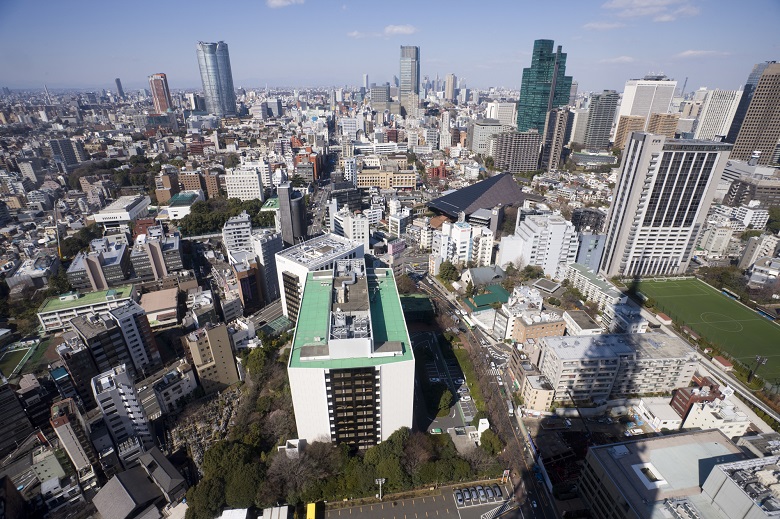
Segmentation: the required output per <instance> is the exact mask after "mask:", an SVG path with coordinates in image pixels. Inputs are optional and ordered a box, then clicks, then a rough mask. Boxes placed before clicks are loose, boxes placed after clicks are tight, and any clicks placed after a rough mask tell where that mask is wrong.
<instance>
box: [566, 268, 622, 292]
mask: <svg viewBox="0 0 780 519" xmlns="http://www.w3.org/2000/svg"><path fill="white" fill-rule="evenodd" d="M569 267H571V268H573V269H574V270H576V271H577V272H579V273H580V275H582V276H583V277H585V278H587V279H588V281H590V282H591V283H593V284H594V285H596V286H597V287H598V288H599V290H601V291H602V292H605V293H608V294H610V295H612V296H613V297H623V294H622V292H620V290H618V289H617V287H615V285H613V284H612V283H610V282H609V281H606V280H604V279H601V278H600V277H599V276H598V274H596V273H595V272H593V271H592V270H590V269H589V268H588V267H586V266H585V265H580V264H579V263H572V264H571V265H569Z"/></svg>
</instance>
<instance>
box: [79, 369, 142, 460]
mask: <svg viewBox="0 0 780 519" xmlns="http://www.w3.org/2000/svg"><path fill="white" fill-rule="evenodd" d="M92 391H93V393H94V394H95V400H96V401H97V403H98V407H99V408H100V411H101V412H102V413H103V422H104V423H105V424H106V427H107V428H108V432H109V434H110V435H111V439H112V440H113V441H114V446H115V447H116V448H117V451H118V452H119V457H120V459H121V460H122V464H123V465H124V466H125V468H128V467H129V466H131V465H132V464H133V463H134V462H135V460H137V459H138V456H140V455H141V454H142V453H143V452H144V451H146V450H148V449H150V448H151V447H152V446H153V445H154V438H153V437H152V432H151V428H150V426H149V419H148V418H147V416H146V411H145V410H144V406H143V404H142V402H141V400H140V399H139V398H138V393H137V392H136V389H135V385H133V378H132V377H131V376H130V373H128V371H127V369H126V366H125V365H124V364H122V365H118V366H116V367H114V368H111V369H109V370H107V371H105V372H103V373H101V374H99V375H98V376H96V377H95V378H93V379H92ZM128 444H129V445H128ZM125 446H132V448H128V449H125V448H124V447H125Z"/></svg>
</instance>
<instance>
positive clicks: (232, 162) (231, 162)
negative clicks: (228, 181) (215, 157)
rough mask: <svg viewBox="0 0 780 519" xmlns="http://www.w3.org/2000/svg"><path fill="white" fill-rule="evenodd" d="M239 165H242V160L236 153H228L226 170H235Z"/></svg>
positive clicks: (225, 163) (225, 164)
mask: <svg viewBox="0 0 780 519" xmlns="http://www.w3.org/2000/svg"><path fill="white" fill-rule="evenodd" d="M239 164H241V159H240V158H239V157H238V155H236V154H235V153H228V155H227V156H226V157H225V162H224V166H225V168H235V167H236V166H238V165H239Z"/></svg>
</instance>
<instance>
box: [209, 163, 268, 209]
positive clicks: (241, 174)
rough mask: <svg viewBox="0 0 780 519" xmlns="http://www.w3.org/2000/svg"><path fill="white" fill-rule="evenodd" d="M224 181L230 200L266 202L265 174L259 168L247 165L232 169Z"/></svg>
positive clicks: (228, 171)
mask: <svg viewBox="0 0 780 519" xmlns="http://www.w3.org/2000/svg"><path fill="white" fill-rule="evenodd" d="M224 181H225V191H227V197H228V198H238V199H239V200H242V201H247V200H260V201H261V202H262V201H264V200H265V188H264V186H263V172H262V170H261V169H260V168H258V167H253V166H251V165H250V164H247V163H245V164H241V165H240V166H238V167H236V168H230V169H228V170H227V171H226V172H225V177H224ZM209 197H211V194H209Z"/></svg>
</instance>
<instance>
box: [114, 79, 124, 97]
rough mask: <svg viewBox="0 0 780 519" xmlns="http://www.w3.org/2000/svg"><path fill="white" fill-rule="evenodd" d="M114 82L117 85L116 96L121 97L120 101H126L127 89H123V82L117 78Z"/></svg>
mask: <svg viewBox="0 0 780 519" xmlns="http://www.w3.org/2000/svg"><path fill="white" fill-rule="evenodd" d="M114 82H115V83H116V95H117V97H119V99H124V98H125V89H124V88H122V81H121V80H120V79H119V78H116V79H115V80H114Z"/></svg>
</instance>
